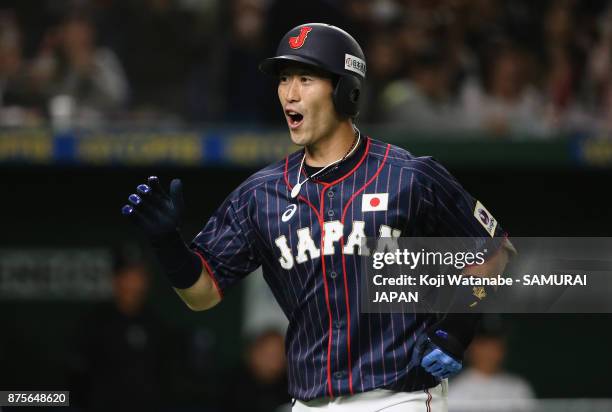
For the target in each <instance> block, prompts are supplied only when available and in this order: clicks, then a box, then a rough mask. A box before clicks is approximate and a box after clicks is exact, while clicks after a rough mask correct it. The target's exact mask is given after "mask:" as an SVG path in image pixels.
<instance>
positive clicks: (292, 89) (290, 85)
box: [285, 76, 300, 102]
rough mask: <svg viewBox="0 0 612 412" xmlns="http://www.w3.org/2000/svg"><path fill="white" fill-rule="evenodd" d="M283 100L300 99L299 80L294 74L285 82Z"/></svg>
mask: <svg viewBox="0 0 612 412" xmlns="http://www.w3.org/2000/svg"><path fill="white" fill-rule="evenodd" d="M285 100H287V101H288V102H297V101H299V100H300V82H299V81H298V79H297V77H295V76H294V77H291V78H290V79H289V81H288V82H287V87H286V89H285Z"/></svg>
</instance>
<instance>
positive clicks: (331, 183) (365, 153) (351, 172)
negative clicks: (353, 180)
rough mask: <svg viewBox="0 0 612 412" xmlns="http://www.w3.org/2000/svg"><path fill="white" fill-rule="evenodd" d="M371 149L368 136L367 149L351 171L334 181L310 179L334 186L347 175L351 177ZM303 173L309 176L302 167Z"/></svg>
mask: <svg viewBox="0 0 612 412" xmlns="http://www.w3.org/2000/svg"><path fill="white" fill-rule="evenodd" d="M369 151H370V138H369V137H366V148H365V151H364V152H363V155H362V156H361V159H359V162H357V164H356V165H355V167H353V168H352V169H351V170H350V171H349V172H347V173H346V174H345V175H344V176H342V177H339V178H338V179H336V180H334V181H333V182H330V183H327V182H323V181H321V180H317V179H310V180H311V181H312V182H315V183H319V184H321V185H323V186H327V187H329V186H333V185H335V184H337V183H339V182H341V181H343V180H344V179H346V178H347V177H349V176H350V175H352V174H353V173H355V170H357V169H358V168H359V166H361V164H362V163H363V161H364V160H365V158H366V156H367V155H368V153H369ZM302 173H304V176H306V177H308V176H307V175H306V172H305V171H304V169H302Z"/></svg>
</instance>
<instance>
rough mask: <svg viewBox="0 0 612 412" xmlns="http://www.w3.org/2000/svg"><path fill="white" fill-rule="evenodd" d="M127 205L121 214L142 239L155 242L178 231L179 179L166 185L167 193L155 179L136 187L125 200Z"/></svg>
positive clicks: (180, 195) (180, 184) (181, 193)
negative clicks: (146, 238)
mask: <svg viewBox="0 0 612 412" xmlns="http://www.w3.org/2000/svg"><path fill="white" fill-rule="evenodd" d="M128 201H129V204H126V205H124V206H123V208H121V213H123V215H125V216H127V217H129V218H130V220H132V221H133V222H134V223H135V224H136V225H137V226H138V227H139V228H140V229H141V230H142V231H143V232H144V234H145V235H146V236H148V237H149V238H150V239H151V240H152V241H156V240H158V239H161V238H163V237H165V236H166V235H168V234H171V233H174V232H176V231H177V230H178V228H179V226H180V224H181V218H182V215H183V209H184V202H183V184H182V183H181V181H180V179H173V180H172V182H170V194H167V193H166V192H165V191H164V189H163V188H162V186H161V183H160V182H159V179H158V178H157V177H156V176H151V177H149V178H148V179H147V183H146V184H141V185H138V187H137V188H136V193H132V194H131V195H130V196H129V197H128Z"/></svg>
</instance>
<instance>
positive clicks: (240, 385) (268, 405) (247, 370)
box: [223, 330, 291, 412]
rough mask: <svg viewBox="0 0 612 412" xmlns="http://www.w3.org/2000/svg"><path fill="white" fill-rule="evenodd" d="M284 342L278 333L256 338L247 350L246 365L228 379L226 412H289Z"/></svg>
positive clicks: (263, 334)
mask: <svg viewBox="0 0 612 412" xmlns="http://www.w3.org/2000/svg"><path fill="white" fill-rule="evenodd" d="M284 348H285V345H284V338H283V335H281V334H280V333H279V332H277V331H276V330H267V331H264V332H262V333H260V334H259V335H257V336H256V337H255V338H254V339H253V341H252V343H251V344H250V345H248V347H247V348H246V360H245V364H244V365H243V366H242V367H241V368H239V369H238V370H235V371H234V373H233V374H231V376H230V377H229V379H228V381H227V382H228V385H227V386H226V387H227V392H226V394H225V396H224V397H223V399H224V404H223V408H224V409H223V410H224V411H249V412H281V411H290V410H291V405H290V401H291V400H290V399H289V395H287V392H288V388H287V374H286V372H285V371H286V359H285V349H284Z"/></svg>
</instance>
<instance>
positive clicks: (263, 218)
mask: <svg viewBox="0 0 612 412" xmlns="http://www.w3.org/2000/svg"><path fill="white" fill-rule="evenodd" d="M364 146H365V149H364V150H361V151H360V152H359V153H358V154H359V158H358V159H355V160H356V162H355V163H356V164H355V166H354V167H353V168H352V169H351V170H349V171H348V172H346V173H345V174H344V175H342V176H339V177H338V178H336V179H335V180H333V181H328V182H320V181H309V182H307V183H305V184H304V185H303V187H302V189H301V192H300V196H299V197H298V198H297V199H292V198H291V195H290V192H291V188H292V187H293V185H294V184H295V182H296V178H297V173H298V170H299V166H300V161H301V159H302V156H303V150H300V151H298V152H296V153H293V154H291V155H289V156H288V157H287V158H286V159H284V160H283V161H281V162H278V163H276V164H273V165H271V166H268V167H266V168H264V169H262V170H261V171H259V172H257V173H255V174H254V175H252V176H251V177H249V178H248V179H247V180H246V181H245V182H244V183H243V184H241V185H240V186H239V187H238V188H237V189H236V190H234V191H233V192H232V193H231V194H230V195H229V197H228V198H227V199H226V200H225V202H224V203H223V204H222V205H221V207H220V208H219V209H218V210H217V212H216V213H215V214H214V215H213V216H212V217H211V218H210V220H209V221H208V223H207V224H206V226H205V227H204V229H203V230H202V231H201V232H200V233H199V234H198V235H197V236H196V237H195V239H194V241H193V242H192V244H191V247H192V248H193V249H194V250H195V251H196V252H198V253H199V254H200V255H201V256H202V257H203V259H204V262H205V264H206V266H207V269H208V271H209V272H210V273H211V274H212V277H213V280H214V282H215V285H216V287H217V288H218V290H219V292H220V294H221V296H223V293H224V292H225V291H226V290H227V289H229V288H230V287H231V286H232V285H234V284H235V283H236V282H238V281H239V280H240V279H242V278H244V277H245V276H246V275H248V274H249V273H251V272H252V271H253V270H255V269H256V268H257V267H258V266H260V265H261V266H262V269H263V273H264V278H265V280H266V282H267V283H268V285H269V286H270V288H271V290H272V292H273V294H274V296H275V298H276V299H277V300H278V303H279V304H280V306H281V308H282V310H283V311H284V313H285V314H286V316H287V317H288V319H289V327H288V330H287V335H286V353H287V360H288V378H289V393H290V395H291V396H292V397H294V398H297V399H301V400H311V399H314V398H318V397H323V396H338V395H347V394H352V393H358V392H364V391H368V390H372V389H374V388H388V389H393V390H403V391H413V390H422V389H426V388H429V387H433V386H435V385H437V384H438V383H439V382H438V381H436V379H435V378H434V377H432V376H431V375H429V374H428V373H426V372H425V371H424V370H423V369H422V368H421V367H419V366H415V367H408V363H409V361H410V359H411V355H412V348H413V343H414V342H415V340H416V339H417V337H418V336H419V334H421V333H423V331H424V330H425V329H426V328H427V327H428V326H429V324H430V323H431V322H432V321H433V320H432V319H431V318H429V317H428V316H427V315H422V314H421V315H419V314H405V313H394V314H378V313H377V314H371V313H360V308H359V305H360V295H359V293H360V290H359V289H360V273H361V269H360V265H361V259H360V256H359V254H360V253H362V252H363V251H361V250H360V246H359V245H360V240H361V238H362V237H364V236H367V237H380V236H385V237H399V236H421V237H426V236H460V237H480V238H482V237H483V236H489V235H491V236H493V235H495V236H498V235H500V233H502V232H501V227H500V225H497V222H495V225H493V226H492V225H491V224H490V223H491V221H492V219H493V218H492V216H490V215H488V212H486V214H487V215H486V216H484V217H482V216H481V218H480V219H479V218H478V213H475V207H476V206H475V205H476V204H477V203H476V200H475V199H474V198H472V196H470V195H469V194H468V193H467V192H466V191H465V190H464V189H463V188H462V187H461V186H460V185H459V183H458V182H457V181H456V180H455V179H454V178H453V177H452V176H451V175H450V174H449V173H448V172H447V171H446V169H444V168H443V167H442V166H441V165H440V164H439V163H437V162H436V161H435V160H433V159H432V158H431V157H414V156H412V155H411V154H410V153H409V152H407V151H405V150H403V149H401V148H398V147H395V146H392V145H389V144H385V143H382V142H380V141H377V140H374V139H371V138H367V139H366V142H365V144H364ZM301 180H304V176H302V179H301ZM372 194H377V196H375V197H376V198H377V199H378V200H377V201H375V202H373V203H372V198H373V196H372ZM381 202H382V203H384V205H382V203H381ZM484 210H485V211H486V209H484ZM481 213H484V212H482V210H481ZM483 218H486V222H485V221H484V220H483ZM493 221H494V220H493ZM485 223H488V225H486V224H485Z"/></svg>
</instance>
